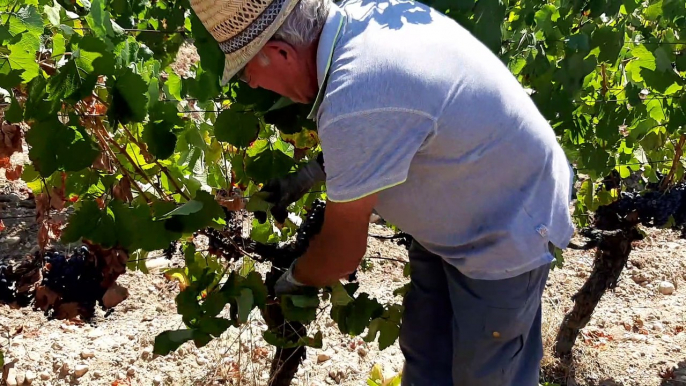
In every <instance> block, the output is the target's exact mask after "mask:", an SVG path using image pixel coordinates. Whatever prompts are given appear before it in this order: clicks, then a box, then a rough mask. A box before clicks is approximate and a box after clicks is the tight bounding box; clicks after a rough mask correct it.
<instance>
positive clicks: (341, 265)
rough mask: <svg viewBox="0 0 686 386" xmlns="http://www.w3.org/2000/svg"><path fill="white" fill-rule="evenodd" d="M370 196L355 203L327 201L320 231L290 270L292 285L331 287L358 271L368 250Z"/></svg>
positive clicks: (372, 198)
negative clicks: (295, 283) (293, 283)
mask: <svg viewBox="0 0 686 386" xmlns="http://www.w3.org/2000/svg"><path fill="white" fill-rule="evenodd" d="M376 200H377V195H376V194H373V195H370V196H367V197H364V198H361V199H358V200H355V201H350V202H345V203H338V202H330V201H329V202H327V204H326V211H325V212H324V225H323V227H322V230H321V232H319V234H318V235H316V236H315V237H314V238H312V239H311V240H310V246H309V248H308V249H307V252H305V254H304V255H303V256H301V257H300V258H298V259H297V260H296V262H295V264H294V265H293V266H292V267H291V270H292V275H293V276H292V277H293V279H294V281H295V282H297V283H299V284H302V285H305V286H314V287H325V286H329V285H333V284H335V283H336V281H337V280H340V279H341V278H343V277H347V276H348V275H349V274H350V273H352V272H353V271H355V269H357V266H358V265H359V264H360V261H361V260H362V257H364V253H365V251H366V250H367V232H368V230H369V216H370V215H371V213H372V210H373V209H374V206H375V205H376Z"/></svg>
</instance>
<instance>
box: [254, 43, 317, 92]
mask: <svg viewBox="0 0 686 386" xmlns="http://www.w3.org/2000/svg"><path fill="white" fill-rule="evenodd" d="M241 79H242V80H244V81H245V82H247V83H248V84H249V85H250V87H253V88H257V87H261V88H264V89H267V90H270V91H273V92H275V93H277V94H279V95H281V96H285V97H287V98H289V99H291V100H292V101H294V102H298V103H311V102H313V101H314V99H315V98H316V96H317V91H318V85H317V72H316V64H315V60H314V55H312V53H311V52H310V51H309V50H308V49H299V48H296V47H293V46H291V45H290V44H288V43H285V42H281V41H270V42H268V43H267V44H266V45H265V46H264V47H263V48H262V50H261V51H260V53H258V54H257V55H256V56H255V57H254V58H253V59H252V60H250V61H249V62H248V64H246V65H245V67H244V68H243V71H242V74H241Z"/></svg>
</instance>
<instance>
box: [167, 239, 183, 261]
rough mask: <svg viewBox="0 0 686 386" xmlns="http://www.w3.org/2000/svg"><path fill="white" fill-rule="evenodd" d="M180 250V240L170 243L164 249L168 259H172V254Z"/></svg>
mask: <svg viewBox="0 0 686 386" xmlns="http://www.w3.org/2000/svg"><path fill="white" fill-rule="evenodd" d="M178 250H179V248H178V242H177V241H176V240H174V241H172V242H170V243H169V246H168V247H167V248H166V249H165V250H164V257H165V259H167V260H171V259H172V256H174V254H175V253H176V252H177V251H178Z"/></svg>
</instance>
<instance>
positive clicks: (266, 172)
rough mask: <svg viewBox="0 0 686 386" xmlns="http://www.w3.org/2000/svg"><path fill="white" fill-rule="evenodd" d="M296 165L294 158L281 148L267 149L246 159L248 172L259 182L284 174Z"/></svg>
mask: <svg viewBox="0 0 686 386" xmlns="http://www.w3.org/2000/svg"><path fill="white" fill-rule="evenodd" d="M293 166H295V161H293V158H291V157H289V156H287V155H286V154H284V153H283V152H282V151H280V150H271V149H267V150H265V151H263V152H261V153H259V154H257V155H256V156H255V157H248V158H246V161H245V172H246V174H247V175H248V176H249V177H250V178H251V179H252V180H253V181H255V182H257V183H264V182H267V181H269V180H270V179H272V178H276V177H281V176H284V175H285V174H286V173H288V172H289V171H290V170H291V168H293Z"/></svg>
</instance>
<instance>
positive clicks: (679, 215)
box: [596, 183, 686, 227]
mask: <svg viewBox="0 0 686 386" xmlns="http://www.w3.org/2000/svg"><path fill="white" fill-rule="evenodd" d="M685 202H686V185H685V184H683V183H682V184H679V185H677V186H674V187H672V188H670V189H669V190H667V191H664V192H661V191H657V190H651V191H645V192H642V193H634V192H622V193H620V197H619V199H618V200H617V201H615V202H613V203H612V204H610V205H606V206H602V207H600V208H598V211H597V212H596V214H597V216H598V217H599V218H611V217H615V218H616V217H618V218H619V219H626V218H627V216H629V215H634V216H636V219H635V221H637V222H639V223H641V224H643V225H645V226H653V227H661V226H663V225H665V224H666V223H667V222H668V221H669V218H670V216H672V218H673V219H674V225H681V224H683V223H684V222H685V221H686V205H684V203H685Z"/></svg>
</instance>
